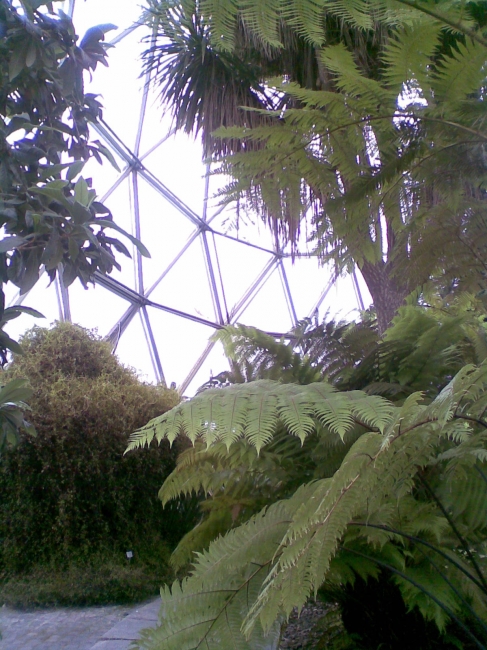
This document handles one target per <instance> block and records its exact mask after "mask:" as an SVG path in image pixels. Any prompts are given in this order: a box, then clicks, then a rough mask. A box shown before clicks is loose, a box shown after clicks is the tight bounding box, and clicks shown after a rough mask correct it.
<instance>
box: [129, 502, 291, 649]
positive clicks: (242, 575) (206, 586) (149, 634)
mask: <svg viewBox="0 0 487 650" xmlns="http://www.w3.org/2000/svg"><path fill="white" fill-rule="evenodd" d="M291 515H292V510H291V504H290V503H289V502H278V503H276V504H274V505H272V506H270V507H269V508H268V509H267V510H265V511H263V512H262V513H260V514H259V515H256V516H255V517H254V518H252V519H251V520H250V521H249V522H247V523H246V524H244V525H243V526H241V527H239V528H238V529H235V530H233V531H230V532H229V533H228V534H227V535H226V536H225V537H222V538H220V539H218V540H216V541H215V542H213V543H212V544H211V545H210V548H209V550H208V551H207V552H205V553H202V554H199V555H198V557H197V560H196V563H195V567H194V570H193V572H192V574H191V575H190V577H189V578H187V579H185V580H183V582H182V583H181V584H179V583H178V582H176V583H174V584H173V586H172V588H171V589H169V587H164V588H163V589H162V591H161V598H162V605H161V612H160V621H161V624H160V626H159V627H157V628H156V629H155V630H145V631H144V632H143V633H142V639H141V641H139V645H138V647H139V648H140V650H142V649H145V650H156V649H157V650H172V649H174V650H190V649H196V648H198V647H208V648H217V647H218V648H235V649H236V650H247V649H248V650H250V649H252V650H255V649H259V648H260V649H261V650H266V649H268V650H273V649H277V647H278V641H279V636H280V617H279V615H278V616H277V617H276V619H277V621H276V623H275V624H274V626H273V627H271V628H270V630H269V631H268V634H267V636H266V635H264V633H263V631H262V629H260V630H259V628H258V627H256V629H255V630H254V632H253V634H252V636H250V637H249V639H248V640H246V639H245V637H243V635H242V633H241V631H240V626H241V622H242V617H243V615H244V614H245V612H246V611H247V609H248V605H249V603H250V602H252V601H253V600H254V598H255V597H256V595H257V594H258V592H259V589H260V588H261V585H262V582H263V580H264V579H265V577H266V575H267V573H268V570H269V566H270V565H271V563H272V558H273V556H274V553H275V551H276V548H277V546H278V544H279V542H280V540H281V538H282V536H283V534H284V532H285V530H286V527H287V525H288V523H289V519H290V517H291Z"/></svg>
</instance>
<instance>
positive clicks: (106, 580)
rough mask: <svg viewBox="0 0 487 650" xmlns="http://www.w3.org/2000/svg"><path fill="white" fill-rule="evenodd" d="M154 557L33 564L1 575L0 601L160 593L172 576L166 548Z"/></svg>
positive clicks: (124, 599) (42, 603)
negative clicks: (150, 558)
mask: <svg viewBox="0 0 487 650" xmlns="http://www.w3.org/2000/svg"><path fill="white" fill-rule="evenodd" d="M164 555H165V557H160V558H159V561H158V562H155V561H154V560H152V561H151V562H148V561H145V559H137V558H136V557H134V558H133V559H131V560H128V559H127V558H126V557H124V556H120V557H117V556H114V555H112V556H108V555H107V556H103V555H98V556H97V557H95V558H93V559H92V560H91V561H90V562H87V561H83V560H78V561H73V562H72V563H71V564H69V565H67V566H64V567H59V566H56V565H54V566H36V567H34V568H32V569H30V570H29V571H28V572H26V573H20V574H18V573H15V574H8V573H6V572H3V573H2V574H0V605H4V604H5V605H8V606H10V607H16V608H21V609H27V608H33V607H57V606H71V607H86V606H95V605H115V604H118V605H123V604H130V603H137V602H141V601H143V600H145V599H147V598H150V597H151V596H155V595H157V594H158V593H159V589H160V587H161V585H162V584H164V583H166V582H170V581H172V580H173V579H174V575H173V573H172V571H171V569H170V568H169V567H168V562H167V560H168V558H169V550H167V549H165V554H164Z"/></svg>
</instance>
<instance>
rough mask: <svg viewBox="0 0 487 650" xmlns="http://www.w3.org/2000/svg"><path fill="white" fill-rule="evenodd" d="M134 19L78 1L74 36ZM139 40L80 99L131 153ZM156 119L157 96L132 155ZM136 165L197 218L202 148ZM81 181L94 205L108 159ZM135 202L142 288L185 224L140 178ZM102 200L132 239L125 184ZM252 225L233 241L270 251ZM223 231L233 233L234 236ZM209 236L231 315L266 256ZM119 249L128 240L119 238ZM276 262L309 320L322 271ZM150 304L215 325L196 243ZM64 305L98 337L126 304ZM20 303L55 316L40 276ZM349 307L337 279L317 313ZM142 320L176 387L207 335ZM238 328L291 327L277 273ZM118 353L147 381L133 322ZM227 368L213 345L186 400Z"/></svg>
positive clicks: (108, 175) (166, 123) (127, 271)
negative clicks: (98, 110)
mask: <svg viewBox="0 0 487 650" xmlns="http://www.w3.org/2000/svg"><path fill="white" fill-rule="evenodd" d="M139 12H140V9H139V5H138V3H136V2H134V1H133V0H104V1H103V2H100V0H84V1H82V0H77V2H76V9H75V14H74V24H75V27H76V30H77V33H78V34H79V36H80V37H82V36H83V34H84V32H85V31H86V30H87V29H88V28H89V27H92V26H94V25H98V24H104V23H115V24H117V26H118V28H119V29H118V30H117V31H114V32H110V33H109V34H108V39H109V40H111V39H112V38H113V37H114V36H116V35H117V34H118V33H120V32H121V31H123V30H124V29H125V28H127V27H129V26H130V25H131V24H132V23H133V22H134V21H135V20H137V18H138V15H139ZM143 35H144V32H143V30H142V29H139V30H136V31H135V32H133V33H132V34H131V35H130V36H128V37H126V38H125V39H124V40H122V41H121V42H120V43H118V44H117V45H116V46H115V48H113V49H112V50H110V54H109V68H108V69H107V68H104V67H103V66H99V67H98V68H97V70H96V72H95V73H94V75H93V79H92V81H91V83H88V84H87V90H88V91H89V92H93V93H97V94H99V95H100V99H101V101H102V103H103V105H104V119H105V121H106V122H107V123H108V124H109V125H110V127H111V128H112V129H113V130H114V131H115V132H116V133H117V135H118V136H119V137H120V138H121V139H122V140H123V141H124V143H125V144H126V145H127V146H128V147H130V148H131V149H133V147H134V143H135V136H136V131H137V125H138V121H139V114H140V106H141V99H142V89H143V81H142V79H140V78H139V75H140V70H141V64H140V60H139V57H140V52H141V51H142V49H143V45H141V44H140V39H141V37H142V36H143ZM88 81H89V80H88ZM161 115H162V109H161V108H160V106H159V103H158V101H157V99H156V98H155V97H151V98H150V99H149V102H148V108H147V113H146V119H145V123H144V130H143V134H142V141H141V155H143V154H144V153H145V152H146V151H147V150H149V149H150V148H151V147H152V146H153V145H154V144H155V143H156V142H158V141H159V140H160V139H161V138H162V137H163V136H164V135H165V134H166V133H167V132H168V131H169V128H170V120H169V119H168V118H167V117H166V118H162V117H161ZM96 137H99V136H96ZM144 165H145V166H146V168H147V169H149V170H150V171H151V172H152V173H153V174H154V175H155V176H157V177H158V178H159V179H160V180H161V181H162V182H163V183H164V184H165V185H166V186H167V187H168V188H169V189H170V190H171V191H172V192H173V193H174V194H176V195H177V196H178V197H179V198H180V199H181V200H182V201H183V202H184V203H185V204H186V205H188V206H189V207H190V208H191V209H192V210H194V211H195V212H196V213H197V214H198V215H200V216H201V215H202V211H203V197H204V186H205V179H204V175H205V169H204V167H203V165H202V163H201V149H200V146H199V144H198V143H197V142H194V141H193V140H192V139H191V138H189V137H187V136H185V135H182V134H179V135H177V136H174V137H171V138H170V139H169V140H167V141H166V142H165V143H164V144H163V145H162V146H161V147H159V148H158V149H156V150H155V151H154V152H153V153H152V154H151V155H150V156H148V157H147V158H146V159H145V160H144ZM123 166H124V163H123V162H122V161H120V167H121V168H123ZM83 175H84V176H92V177H93V186H94V187H95V188H96V190H97V192H98V194H99V197H100V198H103V196H104V194H105V193H106V192H107V191H108V190H109V189H110V187H111V186H112V185H113V183H114V182H115V181H116V179H117V177H118V176H119V174H118V173H117V172H116V170H114V169H113V168H112V167H111V166H110V165H109V163H108V162H106V163H104V165H103V166H102V167H100V166H99V165H98V164H97V163H96V162H93V163H90V164H89V165H87V166H86V167H85V170H84V172H83ZM217 187H218V185H217V179H216V178H215V177H212V179H211V182H210V196H211V195H212V194H213V193H214V192H215V191H216V189H217ZM139 199H140V211H141V217H142V233H141V239H142V241H143V242H144V244H145V245H146V246H147V247H148V248H149V250H150V252H151V255H152V258H151V259H150V260H144V285H145V288H146V289H147V288H148V287H149V286H151V284H152V283H153V281H154V280H155V279H156V278H157V277H159V275H160V274H161V272H162V271H163V270H164V269H165V268H166V267H167V265H168V264H169V263H170V262H171V260H172V259H173V258H174V257H175V255H176V254H177V253H178V251H179V250H180V248H181V247H182V246H183V245H184V244H185V242H186V241H187V239H188V238H189V237H190V236H191V234H192V233H193V232H194V226H193V225H192V224H191V223H190V222H189V220H187V219H186V218H185V217H184V216H183V215H181V214H180V213H179V212H178V211H177V210H176V209H175V208H173V207H172V206H171V205H170V204H169V203H168V202H167V201H166V200H165V199H163V198H162V197H161V196H160V195H159V194H158V193H157V192H156V191H155V190H153V189H152V188H151V187H149V186H148V185H147V184H146V183H145V181H144V180H143V179H142V178H139ZM105 203H106V205H107V206H108V207H109V208H110V209H111V210H112V212H113V216H114V219H115V221H116V222H117V223H118V224H119V225H120V226H122V227H123V228H125V229H126V230H128V231H131V232H132V231H133V225H132V224H133V196H132V193H131V191H130V184H129V181H128V180H125V181H124V182H123V183H121V185H120V186H119V187H118V188H117V189H116V190H115V191H114V192H113V193H112V194H111V195H110V196H109V197H108V198H107V199H106V201H105ZM209 203H210V204H209V210H208V212H209V215H211V214H212V213H213V212H214V211H215V206H216V201H215V200H210V202H209ZM232 216H233V215H232V213H229V212H228V211H226V212H225V213H224V214H223V215H221V216H220V217H218V218H217V219H216V220H215V221H214V222H212V226H214V227H215V229H216V230H220V231H226V230H228V229H229V223H231V221H230V222H229V221H228V219H229V217H230V218H231V217H232ZM255 222H256V223H255V225H247V226H245V225H243V226H242V228H241V230H240V232H239V237H240V238H243V239H247V240H248V241H253V242H254V243H256V244H258V245H259V246H264V247H268V248H272V246H271V238H270V234H269V233H268V231H267V230H266V229H265V228H264V226H263V225H262V224H261V223H259V221H258V219H257V218H256V219H255ZM231 234H232V235H236V233H235V231H232V232H231ZM114 236H117V237H118V235H117V233H115V232H114ZM216 239H217V248H218V262H219V269H218V268H217V269H216V272H217V273H218V271H220V272H221V276H222V278H223V286H224V297H225V299H226V303H227V307H228V310H229V311H230V310H231V308H232V307H233V305H234V304H235V303H236V302H237V300H238V299H239V298H240V297H241V295H242V293H243V292H244V291H245V290H246V289H247V288H248V286H249V284H250V283H251V282H252V281H253V280H254V279H255V278H256V277H257V275H258V274H259V273H260V272H261V270H262V268H263V267H264V265H265V263H266V262H267V260H268V259H270V256H269V255H267V254H264V253H262V252H260V251H256V250H253V249H250V248H249V247H247V246H244V245H242V244H238V243H234V242H230V241H228V240H225V239H223V238H221V237H217V238H216ZM124 243H126V244H128V243H129V242H127V241H126V240H125V242H124ZM128 247H129V248H130V246H128ZM118 261H119V262H120V263H121V264H122V271H121V272H120V273H119V272H115V273H114V274H113V277H115V278H116V279H119V280H120V281H122V282H124V283H125V284H127V285H129V286H131V287H134V288H135V272H134V263H133V262H132V261H131V260H128V259H127V258H125V257H122V256H119V258H118ZM284 265H285V268H286V272H287V273H288V279H289V284H290V287H291V292H292V294H293V298H294V304H295V308H296V312H297V316H298V319H300V318H303V317H305V316H307V315H309V313H310V311H311V309H312V307H313V305H314V304H315V303H316V301H317V299H318V297H319V295H320V293H321V292H322V290H323V289H324V287H325V286H326V284H327V282H328V279H329V274H330V272H329V271H328V270H327V269H323V268H319V267H318V263H317V261H316V260H315V259H301V260H298V261H296V263H295V264H294V265H292V264H291V262H290V261H288V260H286V261H285V262H284ZM361 290H362V292H363V297H364V301H365V304H366V306H367V305H368V304H369V302H370V298H369V296H368V294H367V291H366V289H365V287H364V286H363V283H361ZM151 299H152V300H154V301H155V302H158V303H161V304H164V305H168V306H170V307H173V308H176V309H180V310H182V311H186V312H189V313H191V314H194V315H197V316H201V317H203V318H206V319H208V320H212V321H214V320H215V313H214V310H213V305H212V300H211V294H210V290H209V284H208V280H207V271H206V267H205V262H204V256H203V252H202V246H201V243H200V241H199V239H198V240H196V241H195V242H193V244H192V245H191V247H190V248H189V249H188V251H187V252H186V254H185V255H184V256H183V257H182V258H181V260H180V261H178V263H177V264H176V265H175V266H174V268H173V269H172V270H171V271H170V272H169V273H168V274H167V276H166V277H165V278H164V280H163V281H162V282H161V284H160V285H159V286H158V288H157V289H156V290H155V291H154V293H153V294H152V295H151ZM70 301H71V312H72V319H73V321H74V322H77V323H79V324H80V325H83V326H85V327H89V328H93V327H96V328H98V331H99V333H100V334H101V335H105V334H107V333H108V331H110V329H111V328H112V326H113V325H114V324H115V323H116V322H117V320H118V318H119V317H120V316H121V315H122V314H123V313H124V312H125V310H126V309H127V307H128V306H129V303H127V302H125V301H124V300H122V299H120V298H118V297H116V296H114V295H113V294H111V293H109V292H108V291H107V290H105V289H104V288H102V287H100V286H96V287H94V288H93V287H90V288H89V289H88V291H85V290H83V288H82V287H81V286H80V284H79V283H78V282H76V283H75V284H74V285H72V287H71V288H70ZM24 304H25V305H29V306H31V307H35V308H37V309H39V310H40V311H41V312H42V313H44V314H45V315H46V317H47V320H46V321H39V324H41V323H42V324H46V325H47V324H48V323H50V322H52V321H54V320H55V319H57V318H59V315H58V307H57V301H56V297H55V291H54V287H50V288H49V289H47V279H46V278H45V277H41V279H40V281H39V283H38V284H37V285H36V287H35V288H34V289H33V291H32V292H31V293H30V294H29V295H28V296H27V297H26V299H25V301H24ZM356 305H357V301H356V298H355V294H354V290H353V285H352V282H351V280H350V278H347V279H343V280H339V281H338V282H337V283H336V285H335V287H334V288H332V290H331V291H330V293H329V294H328V296H327V298H326V299H325V301H324V302H323V305H322V306H321V308H320V316H323V315H324V313H326V312H327V311H328V312H329V314H330V316H331V317H336V316H339V317H342V318H344V317H347V318H352V317H354V316H356V311H354V309H355V308H356ZM149 317H150V320H151V324H152V328H153V331H154V336H155V338H156V341H157V345H158V349H159V354H160V357H161V361H162V366H163V370H164V374H165V377H166V380H167V382H168V384H169V383H170V382H172V381H175V382H176V384H177V385H180V383H181V382H183V381H184V379H185V377H186V376H187V374H188V372H189V370H190V369H191V368H192V366H193V364H194V363H195V361H196V359H197V358H198V357H199V356H200V354H201V353H202V351H203V349H204V348H205V346H206V344H207V341H208V338H209V336H210V335H211V334H212V330H211V329H210V328H208V327H205V326H202V325H198V324H195V323H193V322H191V321H188V320H184V319H182V318H178V317H176V316H174V315H171V314H168V313H165V312H162V311H160V310H156V309H151V308H149ZM33 321H34V319H31V318H29V317H21V318H19V319H18V320H17V321H15V322H14V323H13V324H12V325H13V326H12V327H11V328H10V330H9V332H10V333H11V335H14V336H15V335H18V334H19V333H20V332H22V331H23V330H25V329H26V328H28V327H31V326H32V324H33ZM239 322H242V323H245V324H247V325H254V326H256V327H259V328H261V329H265V330H270V331H280V332H285V331H288V330H289V329H290V327H291V326H292V321H291V319H290V315H289V310H288V308H287V306H286V301H285V298H284V292H283V288H282V284H281V280H280V277H279V274H278V272H277V271H275V272H274V273H273V275H272V276H271V277H270V279H269V280H268V282H267V283H266V284H265V285H264V287H263V288H262V290H261V291H260V292H259V294H258V296H257V298H256V299H255V300H254V302H253V303H252V304H251V305H250V306H249V308H248V309H247V310H246V311H245V312H244V313H243V314H242V316H241V318H240V319H239ZM117 354H118V356H119V357H120V359H121V361H122V362H124V363H125V364H128V365H131V366H133V367H135V368H136V369H137V371H138V372H139V373H140V375H141V376H142V377H143V378H145V379H147V380H149V381H153V380H154V377H155V375H154V372H153V368H152V364H151V359H150V355H149V352H148V348H147V345H146V340H145V337H144V332H143V329H142V324H141V319H140V318H139V317H138V316H137V317H136V318H134V320H133V321H132V323H131V325H130V326H129V328H128V330H127V331H126V332H125V334H124V335H123V336H122V337H121V339H120V342H119V345H118V348H117ZM226 367H227V363H226V360H225V358H224V356H223V354H222V351H221V349H220V348H219V347H218V348H215V349H214V350H213V352H212V353H211V354H210V356H209V357H208V359H207V360H206V362H205V363H204V364H203V366H202V368H201V370H200V371H199V373H198V374H197V375H196V377H195V379H194V381H193V382H192V383H191V384H190V386H189V388H188V389H187V390H186V391H185V392H186V394H187V395H191V394H193V393H194V391H195V390H196V389H197V387H198V386H199V385H201V384H202V383H204V382H205V381H207V380H208V378H209V376H210V372H211V371H212V372H213V373H214V374H216V373H218V372H220V371H221V370H224V369H225V368H226Z"/></svg>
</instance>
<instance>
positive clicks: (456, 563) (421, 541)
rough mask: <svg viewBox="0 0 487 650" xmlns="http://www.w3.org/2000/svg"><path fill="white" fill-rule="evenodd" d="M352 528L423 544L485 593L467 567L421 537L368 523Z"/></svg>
mask: <svg viewBox="0 0 487 650" xmlns="http://www.w3.org/2000/svg"><path fill="white" fill-rule="evenodd" d="M350 526H363V527H364V528H377V529H379V530H385V531H386V532H390V533H393V534H394V535H400V536H401V537H404V538H406V539H409V540H410V541H411V542H414V543H415V544H422V545H423V546H426V547H427V548H429V549H431V550H432V551H435V553H438V555H441V557H443V558H445V560H448V562H451V564H453V566H455V567H456V568H457V569H458V570H459V571H461V572H462V573H463V574H464V575H465V576H466V577H467V578H468V579H469V580H471V581H472V582H473V583H474V584H475V585H477V587H479V589H481V590H482V591H484V592H485V589H484V586H483V585H482V583H481V582H479V581H478V580H477V578H476V577H475V576H474V575H472V574H471V573H470V572H469V571H467V569H465V567H463V566H462V565H461V564H460V563H459V562H457V560H454V559H453V558H452V557H450V556H449V555H448V553H445V551H442V550H441V549H439V548H438V547H437V546H434V545H433V544H431V543H430V542H427V541H426V540H424V539H421V538H420V537H416V536H415V535H408V534H407V533H405V532H403V531H402V530H396V529H395V528H391V527H390V526H383V525H381V524H370V523H367V522H359V521H358V522H355V521H353V522H351V523H350Z"/></svg>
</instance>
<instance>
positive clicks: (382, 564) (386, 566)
mask: <svg viewBox="0 0 487 650" xmlns="http://www.w3.org/2000/svg"><path fill="white" fill-rule="evenodd" d="M342 548H343V550H345V551H347V552H348V553H352V554H354V555H358V556H359V557H363V558H365V559H366V560H371V561H372V562H375V564H377V565H378V566H380V567H383V568H384V569H387V570H388V571H390V572H391V573H394V574H396V575H398V576H400V577H401V578H403V579H404V580H406V581H407V582H410V583H411V584H412V585H413V586H414V587H416V589H419V591H421V592H422V593H423V594H425V595H426V596H429V597H430V598H431V600H432V601H433V602H434V603H436V604H437V605H438V607H440V608H441V609H442V610H443V611H444V612H446V614H448V616H449V617H450V618H451V619H452V620H454V621H455V623H456V624H457V625H458V626H459V627H461V628H462V630H463V631H464V632H466V634H468V636H469V637H470V638H471V639H472V641H473V642H474V643H475V645H476V646H477V647H478V648H480V650H485V645H484V644H483V643H481V642H480V641H479V640H478V639H477V637H476V636H474V635H473V634H472V632H471V631H470V630H469V629H468V627H467V626H466V625H465V624H464V623H463V622H462V621H461V620H460V619H459V618H458V616H456V615H455V614H454V613H453V612H452V610H451V609H450V608H449V607H447V606H446V605H445V603H442V602H441V600H439V598H437V597H436V596H435V595H434V594H432V593H431V592H430V591H428V590H427V589H425V587H423V585H421V584H420V583H419V582H416V580H413V578H410V577H409V576H407V575H406V574H405V573H403V572H402V571H399V570H398V569H396V568H394V567H393V566H391V565H390V564H387V563H386V562H382V561H381V560H378V559H377V558H375V557H372V556H371V555H367V554H366V553H361V552H360V551H356V550H355V549H352V548H348V547H347V546H342Z"/></svg>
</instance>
